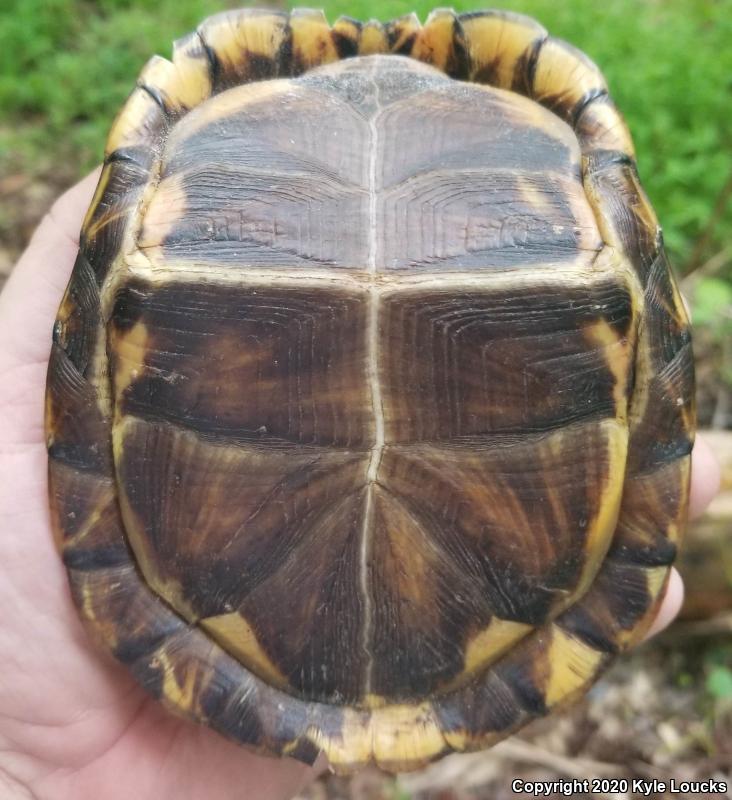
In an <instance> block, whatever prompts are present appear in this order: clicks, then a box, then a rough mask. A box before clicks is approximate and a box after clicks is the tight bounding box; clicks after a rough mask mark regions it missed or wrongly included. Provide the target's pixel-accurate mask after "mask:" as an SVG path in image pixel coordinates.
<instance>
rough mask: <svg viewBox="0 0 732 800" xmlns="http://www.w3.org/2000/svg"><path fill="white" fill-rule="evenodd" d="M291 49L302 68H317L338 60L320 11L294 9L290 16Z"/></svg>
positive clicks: (326, 23) (326, 24)
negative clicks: (297, 57) (298, 58)
mask: <svg viewBox="0 0 732 800" xmlns="http://www.w3.org/2000/svg"><path fill="white" fill-rule="evenodd" d="M290 28H291V29H292V49H293V52H294V53H296V54H297V55H298V56H299V57H300V60H301V61H302V63H303V67H305V68H308V67H317V66H319V65H320V64H329V63H330V62H331V61H337V60H338V51H337V50H336V47H335V44H334V42H333V37H332V36H331V33H330V27H329V26H328V22H327V21H326V19H325V16H324V15H323V12H322V11H312V10H310V9H295V10H294V11H293V12H292V13H291V14H290Z"/></svg>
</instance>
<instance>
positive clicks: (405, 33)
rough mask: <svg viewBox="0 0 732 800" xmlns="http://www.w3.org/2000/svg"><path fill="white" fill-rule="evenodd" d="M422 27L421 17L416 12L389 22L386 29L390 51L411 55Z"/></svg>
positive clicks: (385, 26)
mask: <svg viewBox="0 0 732 800" xmlns="http://www.w3.org/2000/svg"><path fill="white" fill-rule="evenodd" d="M420 27H421V26H420V24H419V18H418V17H417V15H416V14H415V13H414V12H412V13H411V14H405V15H404V16H403V17H397V18H396V19H393V20H391V22H387V23H386V25H384V30H385V31H386V38H387V40H388V43H389V52H390V53H395V54H397V55H409V53H410V52H411V50H412V47H413V45H414V42H415V40H416V38H417V36H418V35H419V29H420Z"/></svg>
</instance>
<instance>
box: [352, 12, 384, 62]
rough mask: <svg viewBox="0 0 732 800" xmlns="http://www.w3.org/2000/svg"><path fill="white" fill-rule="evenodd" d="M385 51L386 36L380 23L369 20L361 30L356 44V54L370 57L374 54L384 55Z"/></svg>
mask: <svg viewBox="0 0 732 800" xmlns="http://www.w3.org/2000/svg"><path fill="white" fill-rule="evenodd" d="M386 50H387V43H386V34H385V33H384V28H383V27H382V25H381V23H380V22H376V21H374V20H371V21H370V22H367V23H366V24H365V25H364V26H363V28H362V30H361V38H360V40H359V43H358V54H359V55H361V56H370V55H373V54H374V53H385V52H386Z"/></svg>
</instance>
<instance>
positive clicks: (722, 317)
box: [692, 278, 732, 329]
mask: <svg viewBox="0 0 732 800" xmlns="http://www.w3.org/2000/svg"><path fill="white" fill-rule="evenodd" d="M692 307H693V312H694V313H693V317H694V324H695V325H714V326H720V327H724V328H725V329H729V328H730V327H732V285H731V284H729V283H728V282H727V281H724V280H722V279H721V278H703V279H702V280H700V281H699V283H698V284H697V285H696V288H695V289H694V302H693V304H692Z"/></svg>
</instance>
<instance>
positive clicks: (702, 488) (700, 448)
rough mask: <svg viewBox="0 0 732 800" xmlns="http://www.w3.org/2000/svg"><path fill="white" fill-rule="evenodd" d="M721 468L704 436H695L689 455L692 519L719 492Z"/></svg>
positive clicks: (702, 510) (698, 514) (690, 511)
mask: <svg viewBox="0 0 732 800" xmlns="http://www.w3.org/2000/svg"><path fill="white" fill-rule="evenodd" d="M721 480H722V477H721V470H720V468H719V462H718V461H717V457H716V456H715V455H714V451H713V450H712V448H711V447H710V446H709V443H708V442H707V440H706V439H705V438H704V436H697V438H696V442H695V443H694V450H693V452H692V456H691V489H690V494H689V517H690V518H691V519H694V518H695V517H698V516H700V515H701V514H703V513H704V511H705V510H706V507H707V506H708V505H709V504H710V503H711V502H712V499H713V498H714V497H715V495H716V494H717V493H718V492H719V486H720V483H721Z"/></svg>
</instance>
